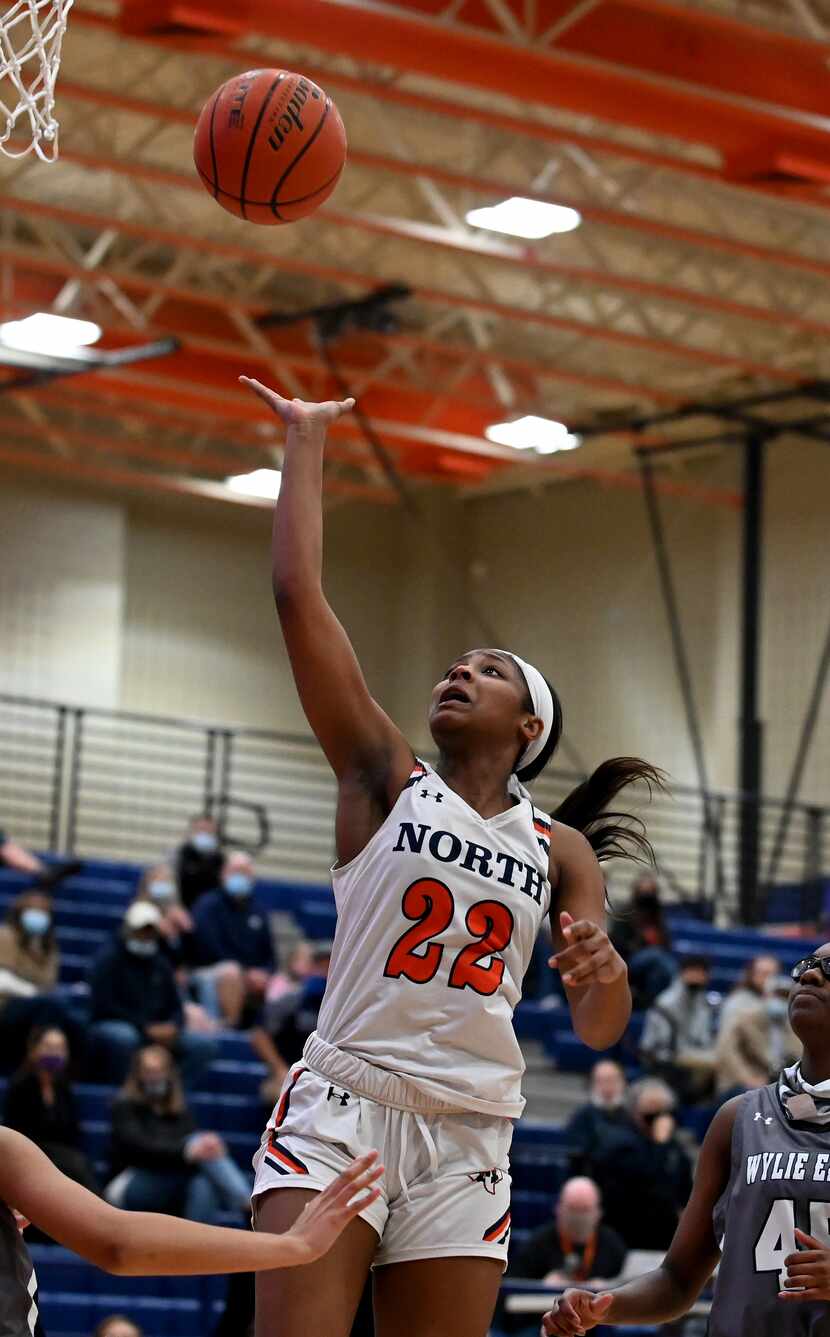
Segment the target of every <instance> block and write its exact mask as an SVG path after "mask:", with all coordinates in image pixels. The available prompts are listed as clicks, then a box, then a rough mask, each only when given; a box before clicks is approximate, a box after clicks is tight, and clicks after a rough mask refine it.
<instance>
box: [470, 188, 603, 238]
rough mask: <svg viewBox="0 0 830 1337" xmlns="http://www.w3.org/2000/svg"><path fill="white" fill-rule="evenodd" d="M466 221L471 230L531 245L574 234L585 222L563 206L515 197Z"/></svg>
mask: <svg viewBox="0 0 830 1337" xmlns="http://www.w3.org/2000/svg"><path fill="white" fill-rule="evenodd" d="M466 217H467V222H468V223H469V224H470V225H471V226H472V227H481V228H486V229H487V231H488V232H505V233H507V235H508V236H510V237H524V238H525V239H526V240H528V241H538V240H539V239H540V237H549V236H550V235H551V233H552V232H573V230H574V228H577V227H579V225H580V223H581V222H582V215H581V214H580V213H578V212H577V210H576V209H569V208H568V207H567V206H566V205H564V204H545V203H544V201H543V200H526V199H524V197H523V196H521V195H512V196H511V197H510V199H509V200H502V202H501V204H494V205H490V206H489V207H487V208H484V209H471V210H470V212H469V213H468V214H467V215H466Z"/></svg>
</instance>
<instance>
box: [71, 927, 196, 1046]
mask: <svg viewBox="0 0 830 1337" xmlns="http://www.w3.org/2000/svg"><path fill="white" fill-rule="evenodd" d="M89 988H90V994H91V999H90V1001H91V1004H92V1018H91V1019H92V1021H129V1022H132V1024H133V1025H134V1026H137V1027H138V1029H139V1030H140V1031H144V1030H146V1028H147V1027H148V1026H153V1025H156V1024H157V1023H158V1022H166V1021H172V1022H173V1023H174V1024H175V1025H176V1026H181V1024H182V1004H181V999H180V998H179V991H178V989H177V988H176V977H175V975H174V973H173V967H172V966H171V965H170V962H169V961H168V960H167V958H166V957H165V956H164V955H163V954H162V953H161V952H160V951H159V952H158V953H157V954H156V955H155V956H135V955H134V954H133V953H132V952H129V951H127V948H126V946H125V945H124V943H123V942H122V941H121V940H120V939H118V940H116V941H115V942H114V943H113V944H112V945H111V946H109V947H106V948H105V949H104V951H103V952H102V953H101V955H100V956H99V957H98V958H97V960H96V961H95V964H94V965H93V967H92V974H91V975H90V980H89Z"/></svg>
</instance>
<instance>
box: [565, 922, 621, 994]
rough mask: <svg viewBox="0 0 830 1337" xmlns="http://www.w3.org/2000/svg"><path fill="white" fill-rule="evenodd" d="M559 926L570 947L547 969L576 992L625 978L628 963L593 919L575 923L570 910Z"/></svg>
mask: <svg viewBox="0 0 830 1337" xmlns="http://www.w3.org/2000/svg"><path fill="white" fill-rule="evenodd" d="M559 923H560V926H561V928H562V936H563V938H564V939H565V942H566V943H567V944H568V945H567V947H565V948H564V950H563V951H561V952H557V953H556V955H555V956H552V957H551V958H550V960H549V961H548V965H549V966H552V967H553V968H554V969H555V970H558V971H559V972H560V974H561V976H562V982H563V983H564V984H567V985H569V986H570V987H573V988H575V987H577V986H582V987H585V986H587V985H589V984H613V983H614V981H615V980H618V979H619V978H620V976H621V975H624V974H625V962H624V961H623V959H622V957H621V956H620V954H619V952H618V951H617V950H616V949H615V948H614V947H613V946H612V944H611V939H610V938H609V937H608V934H607V933H606V932H605V930H604V929H601V928H600V927H599V925H598V924H594V923H593V922H592V921H591V920H590V919H577V920H574V918H573V916H572V915H569V914H568V912H567V910H563V911H562V913H561V915H560V916H559Z"/></svg>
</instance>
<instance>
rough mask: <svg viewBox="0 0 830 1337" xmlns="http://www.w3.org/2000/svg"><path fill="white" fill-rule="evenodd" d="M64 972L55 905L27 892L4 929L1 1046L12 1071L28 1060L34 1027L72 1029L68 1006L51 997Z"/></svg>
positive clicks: (0, 929)
mask: <svg viewBox="0 0 830 1337" xmlns="http://www.w3.org/2000/svg"><path fill="white" fill-rule="evenodd" d="M59 968H60V953H59V951H58V945H57V942H56V941H55V927H54V922H53V919H52V902H51V900H50V899H49V897H48V896H47V895H46V894H45V893H44V892H42V891H25V892H23V894H22V895H21V896H18V897H17V898H16V900H14V901H13V902H12V905H11V906H10V908H9V912H8V916H7V923H5V924H2V925H0V1046H1V1047H2V1052H3V1065H4V1067H6V1068H7V1069H9V1068H11V1069H14V1068H16V1067H17V1066H18V1065H19V1064H20V1063H21V1062H22V1060H23V1057H24V1054H25V1047H26V1037H27V1035H28V1034H29V1032H30V1031H31V1030H32V1029H33V1028H34V1027H36V1026H38V1027H44V1026H57V1027H59V1028H60V1029H63V1030H66V1029H67V1027H68V1026H71V1022H70V1021H69V1018H68V1016H67V1012H66V1008H65V1007H64V1006H63V1004H62V1003H61V1002H60V1000H59V999H57V998H53V997H51V996H50V995H51V992H52V990H53V989H54V987H55V985H56V984H57V982H58V972H59Z"/></svg>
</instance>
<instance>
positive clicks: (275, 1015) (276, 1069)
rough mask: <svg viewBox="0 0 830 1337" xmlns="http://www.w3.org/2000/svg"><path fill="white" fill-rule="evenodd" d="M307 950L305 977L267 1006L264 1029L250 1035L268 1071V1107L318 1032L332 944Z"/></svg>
mask: <svg viewBox="0 0 830 1337" xmlns="http://www.w3.org/2000/svg"><path fill="white" fill-rule="evenodd" d="M307 946H308V948H309V955H308V961H309V965H308V970H307V972H306V974H305V977H304V978H303V979H301V980H299V981H298V982H297V984H296V985H295V987H294V989H293V991H292V992H290V993H284V994H282V996H281V997H279V998H277V999H273V1000H271V1001H269V1002H267V1003H266V1005H265V1015H264V1019H263V1024H262V1026H257V1027H255V1028H254V1030H252V1031H251V1044H252V1046H253V1048H254V1052H255V1053H256V1054H257V1055H258V1056H259V1057H260V1058H261V1059H262V1061H263V1063H265V1064H266V1065H267V1066H268V1069H269V1076H268V1078H267V1079H266V1081H265V1082H264V1083H263V1086H262V1091H261V1094H262V1097H263V1099H264V1101H265V1103H266V1104H267V1105H273V1104H274V1103H275V1101H276V1099H277V1097H278V1095H279V1091H280V1087H281V1086H282V1084H283V1082H284V1081H285V1078H286V1075H287V1073H288V1069H289V1068H290V1067H291V1065H292V1064H293V1063H296V1062H297V1061H298V1059H301V1058H302V1056H303V1050H304V1048H305V1042H306V1040H307V1039H308V1037H309V1036H310V1035H311V1033H312V1031H314V1030H316V1028H317V1017H318V1014H319V1012H320V1007H321V1004H322V1002H323V994H324V993H325V991H326V980H327V979H328V973H329V964H330V961H331V948H332V944H331V943H330V942H319V943H315V944H313V945H311V944H307Z"/></svg>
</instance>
